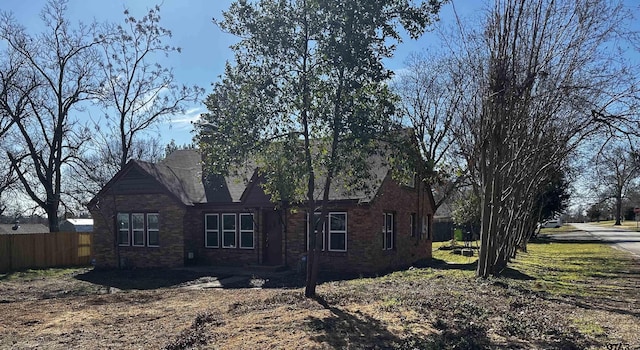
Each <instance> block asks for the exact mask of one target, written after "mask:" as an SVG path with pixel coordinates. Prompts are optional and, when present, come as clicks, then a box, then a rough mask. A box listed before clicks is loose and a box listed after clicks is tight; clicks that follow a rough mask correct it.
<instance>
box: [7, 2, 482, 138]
mask: <svg viewBox="0 0 640 350" xmlns="http://www.w3.org/2000/svg"><path fill="white" fill-rule="evenodd" d="M160 2H161V1H157V0H156V1H154V0H137V1H123V0H110V1H96V0H91V1H88V0H69V2H68V16H69V18H70V19H71V21H72V23H77V22H78V21H82V22H85V23H89V22H91V21H93V20H94V19H95V20H96V21H97V22H104V21H111V22H117V23H122V21H123V18H124V17H123V14H122V13H123V11H124V9H125V8H128V9H129V12H130V14H131V15H133V16H135V17H140V16H142V15H144V14H145V13H146V12H147V10H148V9H149V8H152V7H153V6H155V5H156V4H159V3H160ZM232 2H233V1H232V0H188V1H185V0H164V1H163V2H162V5H161V11H160V15H161V17H162V21H161V24H162V26H163V27H165V28H168V29H170V30H171V31H172V34H173V37H172V39H171V42H170V44H171V45H175V46H179V47H180V48H181V49H182V53H180V54H174V55H172V56H170V61H169V62H168V63H167V64H166V66H170V67H173V69H174V73H175V77H176V80H177V82H179V83H181V84H186V85H194V84H195V85H198V86H200V87H203V88H205V90H206V92H207V93H209V92H210V91H211V83H213V82H215V81H217V80H218V78H219V76H220V75H221V74H222V73H223V71H224V65H225V62H226V61H227V60H231V59H232V58H233V52H232V51H231V49H230V48H229V45H231V44H232V43H233V42H234V41H235V38H234V37H233V36H232V35H229V34H226V33H223V32H222V31H220V29H218V28H217V27H216V26H215V25H214V24H213V22H212V18H214V17H215V18H221V17H222V15H221V13H222V11H224V10H226V9H227V8H228V7H229V5H230V4H231V3H232ZM479 3H480V2H479V1H477V0H460V1H456V10H457V11H458V12H459V13H460V14H462V15H465V16H466V15H469V14H471V13H472V12H473V10H475V9H477V8H478V4H479ZM45 4H46V0H28V1H25V0H2V4H1V5H0V10H2V11H9V12H12V13H13V14H14V16H15V18H16V19H17V20H18V21H19V22H20V23H21V24H23V25H24V26H25V27H26V28H27V30H28V31H29V32H30V33H37V32H39V31H40V30H41V29H42V23H41V20H40V17H39V14H40V12H41V10H42V8H43V7H44V5H45ZM450 7H451V6H450V5H447V6H446V7H445V8H444V9H443V12H442V14H441V16H442V18H443V22H447V20H450V19H451V15H450V13H451V9H450ZM434 38H435V34H433V33H427V34H425V35H424V36H423V37H422V38H421V39H419V40H411V39H410V38H408V37H407V39H406V40H405V42H404V43H402V44H401V45H400V46H399V47H398V50H397V51H396V55H395V57H394V58H393V59H391V60H389V61H388V62H387V64H388V67H389V68H390V69H394V70H399V69H402V67H403V66H404V64H403V62H404V61H405V60H406V58H407V56H408V55H410V54H411V53H412V52H418V51H421V50H422V49H424V48H425V47H428V46H429V45H431V43H432V42H433V41H434ZM204 111H205V108H204V105H203V104H198V105H194V106H191V107H190V108H188V110H187V114H185V115H180V116H173V118H172V121H171V122H170V123H165V124H164V125H162V126H161V128H160V133H161V136H162V141H163V143H164V144H166V143H169V141H170V140H171V139H174V140H175V141H176V143H178V144H184V143H188V142H190V141H191V139H192V134H191V130H192V126H191V123H190V122H191V121H192V120H194V119H195V118H196V117H197V116H198V115H199V114H200V113H202V112H204ZM84 113H87V112H86V111H85V112H84ZM88 113H90V114H91V117H92V118H96V117H98V116H99V115H100V114H101V112H100V111H98V110H95V111H92V110H89V111H88Z"/></svg>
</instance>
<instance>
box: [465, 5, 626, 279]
mask: <svg viewBox="0 0 640 350" xmlns="http://www.w3.org/2000/svg"><path fill="white" fill-rule="evenodd" d="M620 16H622V15H621V12H620V7H616V6H614V5H612V4H610V3H609V2H607V1H595V2H594V1H576V2H571V3H569V2H556V1H551V0H537V1H534V2H533V3H532V2H524V1H515V0H498V1H496V2H495V5H494V8H493V9H492V10H491V11H490V13H489V17H488V19H487V22H486V28H485V31H484V34H483V37H482V39H481V40H477V41H476V43H478V44H479V45H478V46H476V49H477V50H478V51H477V52H475V53H476V54H475V55H468V57H472V56H473V57H476V58H477V57H482V58H481V59H480V62H478V61H475V62H474V64H471V65H469V66H472V67H476V71H475V72H473V73H474V74H476V76H477V79H479V82H478V84H477V86H479V87H480V92H479V94H481V97H480V98H478V99H476V100H475V101H476V103H477V104H478V105H477V107H476V108H475V111H477V113H476V114H474V115H472V116H466V117H465V118H463V119H462V127H463V128H464V129H465V130H470V131H471V133H470V135H469V136H467V140H466V141H465V144H466V145H468V147H467V148H466V149H467V150H471V151H472V153H467V154H466V155H465V156H466V158H467V159H468V161H470V160H472V159H473V161H472V162H473V164H472V167H474V169H472V170H473V171H475V172H476V175H477V181H478V186H477V190H478V193H477V194H478V196H479V198H480V202H481V234H480V239H481V243H480V248H481V249H480V255H479V261H478V267H477V275H478V276H480V277H488V276H489V275H495V274H499V273H500V272H502V271H503V270H504V269H505V268H506V266H507V263H508V262H509V261H510V260H511V259H512V258H513V257H515V255H516V251H517V249H518V248H519V247H525V245H526V242H527V241H528V239H529V238H530V237H531V236H532V235H533V234H534V231H535V227H536V223H537V221H538V220H539V215H538V213H539V212H540V208H539V206H540V196H541V194H542V191H543V190H544V189H545V187H546V185H547V184H548V183H549V182H550V181H551V180H552V179H553V177H554V174H557V173H558V172H561V171H562V168H563V167H565V166H567V164H568V159H569V157H570V156H571V155H572V154H573V152H574V151H575V149H576V147H578V146H579V145H580V143H581V142H582V141H583V140H584V139H585V138H587V137H588V136H590V135H593V134H594V133H595V132H597V131H599V128H600V126H601V125H602V123H601V122H600V121H599V120H596V119H595V117H594V113H591V111H592V110H602V109H606V108H608V107H611V106H615V105H616V104H618V103H620V98H619V96H622V95H618V97H616V98H617V100H614V99H612V98H610V97H608V96H612V95H610V94H608V93H607V91H611V90H608V89H619V88H620V85H619V84H618V82H616V83H615V84H612V81H613V80H612V78H613V75H612V74H614V72H616V68H620V67H618V66H613V65H611V61H612V57H611V56H607V54H606V53H605V52H604V51H603V45H604V44H605V43H607V42H608V41H609V40H610V39H611V37H612V35H613V33H614V29H613V28H614V27H615V25H617V23H616V22H615V20H616V19H618V20H620V19H621V17H620ZM607 64H608V65H607ZM605 66H606V68H605ZM478 67H480V68H478ZM623 91H624V90H623ZM627 91H628V90H627ZM469 110H474V109H469ZM609 114H611V113H609ZM608 122H609V123H615V122H618V121H616V120H613V119H612V120H609V121H608ZM465 123H466V125H465ZM469 145H470V146H469ZM463 149H464V148H463Z"/></svg>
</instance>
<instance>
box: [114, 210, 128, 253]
mask: <svg viewBox="0 0 640 350" xmlns="http://www.w3.org/2000/svg"><path fill="white" fill-rule="evenodd" d="M117 217H118V219H117V221H118V244H119V245H129V239H130V235H129V214H126V213H118V216H117Z"/></svg>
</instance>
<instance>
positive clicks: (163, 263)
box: [89, 150, 434, 273]
mask: <svg viewBox="0 0 640 350" xmlns="http://www.w3.org/2000/svg"><path fill="white" fill-rule="evenodd" d="M370 181H371V186H370V187H369V190H368V191H360V192H357V191H356V192H354V193H350V194H345V193H342V192H341V191H340V190H339V189H338V186H334V187H335V189H334V190H332V193H331V194H330V200H331V201H330V213H329V220H328V226H329V227H328V230H326V231H327V232H326V235H325V236H323V247H324V250H323V252H322V253H321V265H320V266H321V269H324V270H333V271H340V272H355V273H372V272H381V271H388V270H392V269H397V268H402V267H406V266H409V265H411V264H412V263H413V262H416V261H418V260H421V259H425V258H430V257H431V224H432V223H431V221H432V217H433V209H432V208H433V207H434V203H433V196H432V193H431V191H430V189H428V188H425V187H424V185H413V184H410V185H401V184H399V183H397V182H396V181H395V180H394V179H392V177H391V175H390V172H389V171H388V168H386V167H384V166H379V167H377V169H376V170H375V171H374V174H373V178H372V179H371V180H370ZM89 210H90V212H91V214H92V217H93V219H94V239H93V242H94V246H93V252H94V259H95V263H96V266H97V267H99V268H102V267H104V268H113V267H177V266H183V265H187V264H198V265H237V266H251V265H274V266H279V265H284V266H287V267H289V268H296V267H298V266H299V264H300V262H301V261H302V259H303V257H304V256H305V255H306V251H307V244H308V233H307V218H308V217H309V215H307V214H306V213H305V211H304V208H297V209H296V210H277V209H276V207H275V206H274V204H273V203H272V202H270V200H269V196H268V195H266V194H265V193H264V191H263V190H262V187H261V186H260V178H259V176H258V175H257V172H256V171H255V168H251V167H250V166H247V167H245V169H244V170H242V171H239V172H238V174H235V175H234V176H228V177H222V176H211V177H210V178H208V179H206V181H205V180H203V172H202V162H201V157H200V154H199V152H197V151H195V150H178V151H175V152H173V153H172V154H171V155H169V156H168V157H167V158H166V159H165V160H163V161H162V162H160V163H157V164H153V163H147V162H142V161H137V160H132V161H130V162H129V163H128V164H127V166H126V167H125V168H124V169H123V170H121V171H120V172H118V173H117V174H116V175H115V176H114V177H113V179H111V181H109V183H107V184H106V185H105V187H104V188H103V189H102V190H101V191H100V192H99V193H98V195H97V196H96V197H95V198H94V199H93V200H92V201H91V202H90V203H89ZM315 215H318V214H315Z"/></svg>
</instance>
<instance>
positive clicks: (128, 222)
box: [116, 213, 132, 247]
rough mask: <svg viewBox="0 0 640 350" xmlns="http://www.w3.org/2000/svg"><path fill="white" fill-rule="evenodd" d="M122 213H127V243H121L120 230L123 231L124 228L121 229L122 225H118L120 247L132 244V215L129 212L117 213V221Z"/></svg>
mask: <svg viewBox="0 0 640 350" xmlns="http://www.w3.org/2000/svg"><path fill="white" fill-rule="evenodd" d="M121 215H123V216H124V215H126V216H127V243H120V232H123V231H124V230H122V229H120V227H118V238H117V239H118V246H120V247H128V246H130V245H131V241H132V239H131V215H129V213H117V214H116V222H118V221H119V220H118V216H121Z"/></svg>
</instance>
